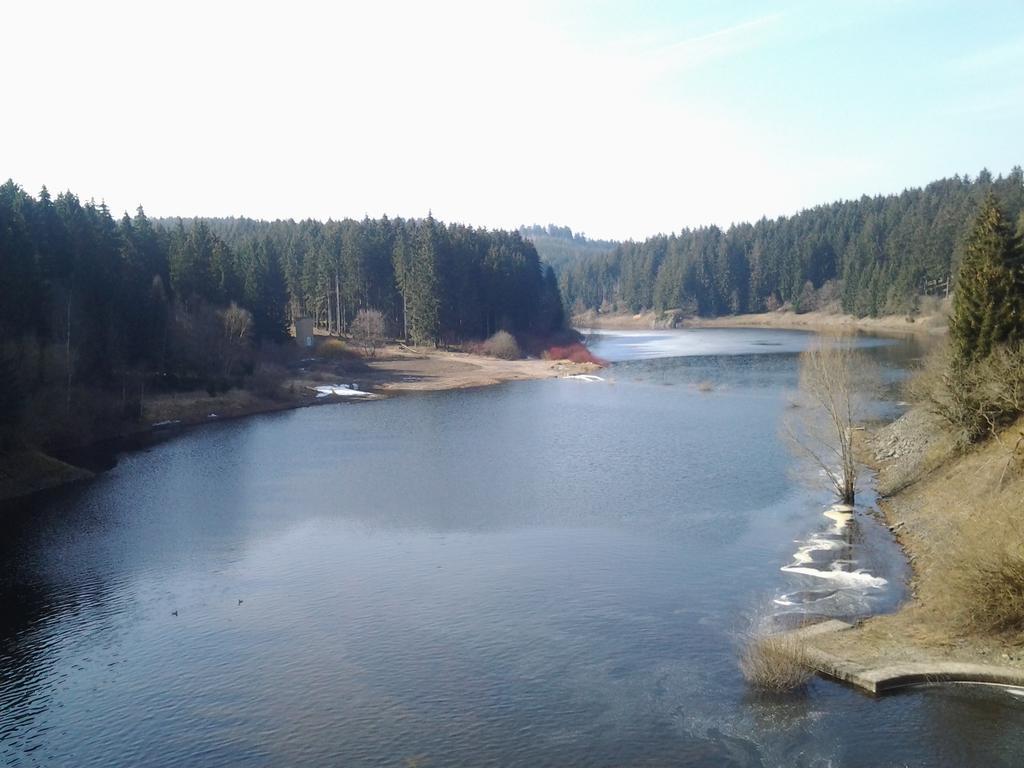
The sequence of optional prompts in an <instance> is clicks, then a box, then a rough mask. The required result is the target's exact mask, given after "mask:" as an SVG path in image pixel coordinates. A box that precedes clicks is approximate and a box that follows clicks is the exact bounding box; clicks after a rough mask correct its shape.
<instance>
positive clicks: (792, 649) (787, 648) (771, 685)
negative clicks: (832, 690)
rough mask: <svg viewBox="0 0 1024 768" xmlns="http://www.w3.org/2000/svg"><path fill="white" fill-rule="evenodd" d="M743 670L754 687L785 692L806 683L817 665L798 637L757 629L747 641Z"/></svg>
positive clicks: (742, 663)
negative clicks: (813, 662) (758, 630)
mask: <svg viewBox="0 0 1024 768" xmlns="http://www.w3.org/2000/svg"><path fill="white" fill-rule="evenodd" d="M740 671H741V672H742V673H743V677H744V679H746V681H747V682H748V683H750V685H751V686H753V687H754V688H757V689H759V690H762V691H772V692H784V691H792V690H794V689H796V688H799V687H801V686H803V685H806V684H807V682H808V681H809V680H810V679H811V678H812V677H813V676H814V665H813V664H812V663H811V659H810V656H809V655H808V653H807V649H806V648H805V647H804V644H803V643H802V642H801V641H800V640H799V639H798V638H796V637H794V636H792V635H789V634H773V633H766V632H754V633H752V634H751V635H750V636H749V637H747V638H746V641H745V643H744V646H743V651H742V653H741V655H740Z"/></svg>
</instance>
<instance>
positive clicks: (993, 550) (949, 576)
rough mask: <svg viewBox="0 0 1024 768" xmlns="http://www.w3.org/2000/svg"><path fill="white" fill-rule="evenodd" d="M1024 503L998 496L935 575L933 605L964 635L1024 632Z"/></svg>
mask: <svg viewBox="0 0 1024 768" xmlns="http://www.w3.org/2000/svg"><path fill="white" fill-rule="evenodd" d="M1021 506H1022V501H1021V498H1020V497H1019V496H1018V495H1017V494H1016V493H1015V494H1013V498H1005V497H1004V498H1000V499H996V498H995V497H992V498H991V500H990V502H989V503H988V504H986V505H983V508H982V509H981V510H980V511H979V512H978V513H976V514H975V515H973V516H972V517H971V518H970V519H968V520H966V521H965V522H964V523H963V524H962V525H961V526H960V527H959V530H958V536H957V540H956V545H955V546H954V547H951V549H950V551H949V559H948V562H947V563H945V564H943V565H942V566H941V567H940V569H937V570H935V571H934V582H935V583H934V584H933V585H932V588H931V589H930V590H929V593H930V594H929V598H930V600H929V603H930V605H931V608H932V609H933V610H934V611H935V613H936V615H938V616H943V617H945V618H946V621H948V622H949V624H950V626H951V629H953V630H954V631H956V632H957V633H958V634H962V635H1016V636H1017V637H1018V638H1019V637H1020V635H1021V633H1024V526H1022V523H1021V520H1020V513H1021Z"/></svg>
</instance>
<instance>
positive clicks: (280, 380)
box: [249, 363, 288, 400]
mask: <svg viewBox="0 0 1024 768" xmlns="http://www.w3.org/2000/svg"><path fill="white" fill-rule="evenodd" d="M287 378H288V371H287V370H286V369H284V368H283V367H281V366H280V365H274V364H273V363H260V364H259V365H257V366H256V369H255V370H254V371H253V372H252V376H251V377H250V379H249V389H250V390H252V392H254V393H255V394H257V395H259V396H260V397H266V398H268V399H270V400H277V399H278V398H280V397H282V396H283V395H284V388H283V385H284V382H285V379H287Z"/></svg>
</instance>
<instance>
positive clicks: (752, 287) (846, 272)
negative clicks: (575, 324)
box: [560, 167, 1024, 316]
mask: <svg viewBox="0 0 1024 768" xmlns="http://www.w3.org/2000/svg"><path fill="white" fill-rule="evenodd" d="M989 192H992V193H994V194H995V195H996V197H997V198H998V200H999V202H1000V205H1001V206H1002V207H1003V209H1004V212H1005V214H1006V215H1007V216H1008V217H1009V218H1010V220H1011V221H1013V222H1015V223H1017V224H1018V226H1020V225H1021V223H1022V220H1021V216H1022V210H1024V174H1022V171H1021V169H1020V168H1019V167H1015V168H1014V169H1013V170H1012V171H1011V173H1010V174H1009V175H1008V176H1006V177H1003V176H1000V177H998V178H993V177H992V175H991V174H990V173H989V172H987V171H982V172H981V173H980V174H979V175H978V177H977V178H975V179H972V178H970V177H969V176H962V177H961V176H954V177H953V178H951V179H943V180H941V181H936V182H934V183H932V184H929V185H928V186H927V187H925V188H924V189H909V190H906V191H905V192H903V193H901V194H899V195H888V196H879V197H871V198H869V197H862V198H860V199H859V200H853V201H846V202H838V203H832V204H831V205H822V206H818V207H816V208H813V209H811V210H807V211H802V212H801V213H798V214H796V215H794V216H785V217H781V218H778V219H772V220H769V219H761V220H760V221H758V222H757V223H755V224H735V225H733V226H730V227H729V228H728V229H725V230H722V229H720V228H718V227H714V226H711V227H702V228H699V229H684V230H682V231H681V232H680V233H679V234H672V235H668V236H665V235H658V236H656V237H651V238H648V239H647V240H644V241H643V242H639V243H637V242H627V243H622V244H620V245H618V246H617V247H616V248H615V249H614V250H613V251H612V252H611V253H609V254H607V255H604V256H594V257H591V258H582V259H576V260H574V261H571V262H567V263H564V264H563V265H562V268H561V270H560V284H561V287H562V294H563V296H564V297H565V300H566V302H567V305H568V306H570V307H572V308H573V310H574V311H582V310H584V309H603V310H605V311H612V310H622V311H631V312H638V311H640V310H642V309H655V310H658V311H663V310H666V309H682V310H683V311H684V312H687V313H696V314H700V315H705V316H713V315H723V314H735V313H741V312H761V311H765V310H772V309H776V308H778V307H780V306H784V305H789V306H790V307H792V308H793V309H794V310H796V311H798V312H800V311H808V310H812V309H818V308H822V309H836V310H838V309H841V310H842V311H845V312H849V313H852V314H855V315H858V316H865V315H872V316H877V315H885V314H897V313H907V312H913V311H914V310H915V308H916V304H917V301H918V297H919V296H920V295H921V294H922V293H925V292H938V291H942V292H944V290H945V286H946V280H947V278H950V277H951V276H952V275H955V273H956V270H957V267H958V265H959V263H960V260H961V258H962V254H963V250H964V241H965V237H966V233H967V231H968V229H969V227H970V224H971V222H972V220H973V219H974V216H975V214H976V213H977V210H978V207H979V205H980V202H981V201H982V200H983V198H984V197H985V195H986V194H987V193H989Z"/></svg>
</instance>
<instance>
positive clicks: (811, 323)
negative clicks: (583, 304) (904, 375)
mask: <svg viewBox="0 0 1024 768" xmlns="http://www.w3.org/2000/svg"><path fill="white" fill-rule="evenodd" d="M573 324H574V325H575V326H576V327H577V328H583V327H585V328H595V329H599V330H609V331H612V330H646V329H652V328H667V327H672V321H671V318H669V319H667V320H666V318H665V317H662V316H659V315H657V314H656V313H654V312H643V313H641V314H636V315H629V314H614V315H599V314H596V313H594V312H587V313H585V314H582V315H577V316H575V317H574V318H573ZM675 327H681V328H778V329H780V330H806V331H850V330H860V331H878V332H882V333H901V334H906V333H914V334H934V335H940V334H943V333H945V332H946V318H945V316H944V315H942V314H941V313H939V314H930V315H919V316H917V317H915V318H913V320H909V319H908V318H907V317H905V316H903V315H889V316H886V317H854V316H853V315H841V314H832V313H828V312H805V313H803V314H797V313H796V312H782V311H779V312H761V313H758V314H747V315H726V316H723V317H694V318H689V319H685V320H682V321H681V324H679V325H676V326H675Z"/></svg>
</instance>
